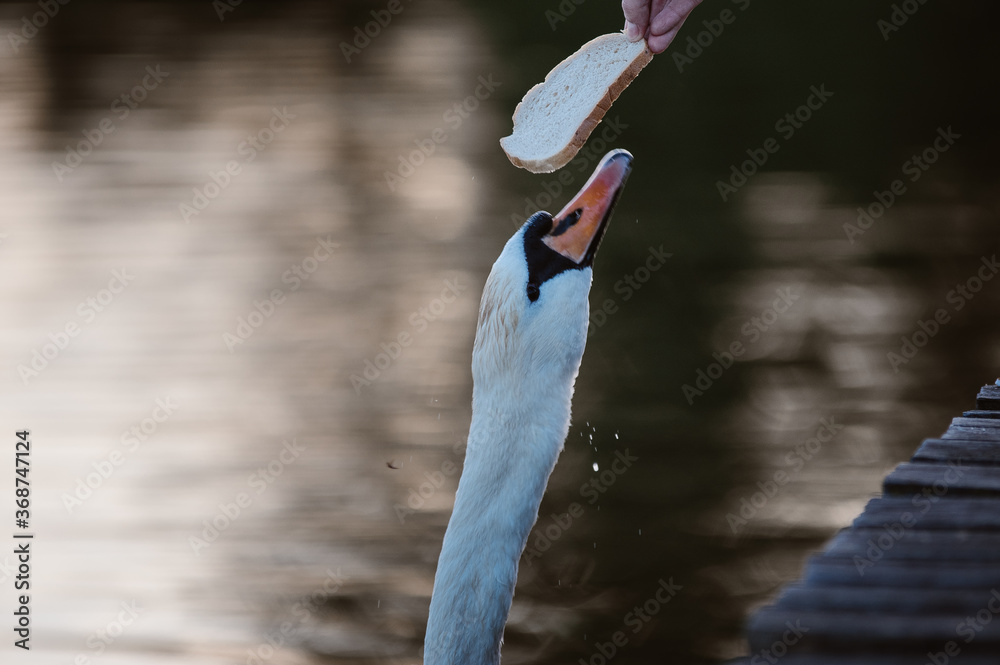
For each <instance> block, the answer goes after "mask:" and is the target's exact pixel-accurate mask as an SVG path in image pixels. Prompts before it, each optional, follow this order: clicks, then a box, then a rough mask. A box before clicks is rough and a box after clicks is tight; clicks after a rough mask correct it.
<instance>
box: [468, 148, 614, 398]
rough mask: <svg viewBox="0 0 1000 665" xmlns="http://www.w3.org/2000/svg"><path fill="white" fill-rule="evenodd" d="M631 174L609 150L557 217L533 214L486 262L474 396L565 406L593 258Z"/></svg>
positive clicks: (579, 349) (580, 346) (585, 316)
mask: <svg viewBox="0 0 1000 665" xmlns="http://www.w3.org/2000/svg"><path fill="white" fill-rule="evenodd" d="M631 168H632V155H631V154H629V153H628V152H627V151H625V150H613V151H611V152H609V153H608V154H607V155H605V156H604V158H603V159H602V160H601V162H600V164H598V166H597V168H596V169H595V170H594V173H593V175H591V177H590V179H589V180H588V181H587V183H586V184H585V185H584V186H583V189H581V190H580V192H579V193H578V194H577V195H576V196H574V197H573V198H572V199H571V200H570V201H569V203H567V204H566V206H565V207H563V209H562V210H561V211H559V213H558V214H556V215H554V216H553V215H551V214H549V213H548V212H544V211H542V212H537V213H535V214H534V215H532V216H531V217H530V218H528V220H527V221H526V222H525V223H524V225H523V226H522V227H521V228H520V229H519V230H518V231H517V232H516V233H515V234H514V236H513V237H512V238H511V239H510V240H509V241H508V242H507V244H506V246H505V247H504V249H503V252H502V253H501V254H500V257H499V258H498V259H497V260H496V263H494V264H493V269H492V270H491V271H490V275H489V278H488V279H487V280H486V286H485V287H484V288H483V298H482V302H481V303H480V307H479V322H478V327H477V330H476V342H475V347H474V350H473V357H472V370H473V379H474V384H475V386H476V388H475V389H474V395H473V400H474V408H475V402H476V401H477V400H476V393H479V394H482V392H481V391H483V390H487V391H489V393H490V394H491V396H496V395H504V396H505V399H506V400H507V401H508V402H509V401H511V400H513V401H515V402H516V401H517V400H519V399H520V400H526V401H528V402H531V403H527V404H525V407H527V408H536V407H538V406H539V405H541V404H548V403H551V402H552V400H549V399H547V397H549V395H548V394H547V393H548V392H549V391H557V392H562V393H564V394H565V399H564V400H555V402H556V403H560V402H562V401H566V402H567V406H568V398H569V397H570V396H571V394H572V386H573V382H574V380H575V378H576V374H577V372H578V370H579V367H580V361H581V359H582V357H583V351H584V346H585V344H586V340H587V327H588V321H589V315H590V312H589V304H588V296H589V294H590V284H591V280H592V277H593V269H592V265H593V262H594V256H595V255H596V253H597V249H598V247H599V246H600V243H601V239H602V238H603V237H604V232H605V230H606V228H607V225H608V222H609V220H610V218H611V213H612V211H613V209H614V205H615V203H616V202H617V200H618V196H619V194H620V193H621V191H622V188H623V187H624V185H625V180H626V178H627V177H628V175H629V172H630V171H631Z"/></svg>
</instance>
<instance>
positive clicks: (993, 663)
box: [723, 651, 997, 665]
mask: <svg viewBox="0 0 1000 665" xmlns="http://www.w3.org/2000/svg"><path fill="white" fill-rule="evenodd" d="M934 653H937V651H935V652H934ZM959 657H960V658H961V660H958V658H956V659H951V660H949V661H947V664H946V665H997V657H996V655H995V654H986V655H976V654H970V653H968V652H967V651H966V652H962V653H961V654H960V656H959ZM772 658H773V659H774V662H780V665H929V663H930V661H929V660H927V653H926V652H924V653H920V654H913V653H911V654H909V655H899V654H888V653H882V654H878V653H871V652H865V653H856V652H852V653H851V654H850V659H849V660H845V657H844V656H843V655H834V656H830V655H823V654H806V655H802V656H799V655H795V654H789V655H787V656H785V657H784V658H781V659H780V661H779V660H778V659H777V658H774V656H772ZM771 662H772V661H770V660H767V658H766V657H764V656H762V655H761V654H760V653H755V654H753V655H752V656H751V657H750V658H741V659H739V660H731V661H727V662H726V663H724V664H723V665H765V664H766V663H771ZM940 662H944V661H940Z"/></svg>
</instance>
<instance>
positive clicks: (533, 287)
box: [528, 282, 541, 302]
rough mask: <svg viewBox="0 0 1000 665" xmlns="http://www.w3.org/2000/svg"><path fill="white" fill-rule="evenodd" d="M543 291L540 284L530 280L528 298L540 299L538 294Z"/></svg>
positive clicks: (532, 300)
mask: <svg viewBox="0 0 1000 665" xmlns="http://www.w3.org/2000/svg"><path fill="white" fill-rule="evenodd" d="M540 293H541V292H540V291H539V290H538V285H537V284H535V283H534V282H528V300H530V301H531V302H535V301H536V300H538V296H539V294H540Z"/></svg>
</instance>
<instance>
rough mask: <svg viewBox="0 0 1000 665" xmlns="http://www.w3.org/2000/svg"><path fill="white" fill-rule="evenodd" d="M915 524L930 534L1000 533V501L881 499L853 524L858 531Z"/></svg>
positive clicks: (932, 497)
mask: <svg viewBox="0 0 1000 665" xmlns="http://www.w3.org/2000/svg"><path fill="white" fill-rule="evenodd" d="M896 523H899V524H913V525H914V526H916V527H918V528H921V529H927V530H940V529H946V530H955V529H965V530H977V531H1000V501H997V500H996V499H970V498H961V497H959V498H951V497H949V498H947V499H943V498H938V497H937V496H934V495H932V496H931V497H926V496H924V495H922V494H919V495H917V497H916V498H913V497H910V498H903V497H895V496H891V497H890V496H882V497H878V498H875V499H872V500H871V501H869V502H868V505H867V506H866V507H865V510H864V512H862V513H861V514H860V515H858V517H857V518H856V519H855V520H854V524H853V526H854V527H855V528H874V529H877V528H880V527H883V526H884V525H886V524H890V525H891V524H896Z"/></svg>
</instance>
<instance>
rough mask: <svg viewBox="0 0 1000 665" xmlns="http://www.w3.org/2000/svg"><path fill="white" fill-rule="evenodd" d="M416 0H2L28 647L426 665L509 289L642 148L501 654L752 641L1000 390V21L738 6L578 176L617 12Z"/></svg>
mask: <svg viewBox="0 0 1000 665" xmlns="http://www.w3.org/2000/svg"><path fill="white" fill-rule="evenodd" d="M903 4H906V3H903ZM911 4H912V5H914V6H917V3H911ZM220 6H222V7H229V8H230V9H231V10H232V11H224V12H223V13H222V20H220V17H219V15H218V13H217V12H218V11H219V9H218V8H219V7H220ZM908 6H909V5H908ZM394 7H395V5H394ZM399 7H401V11H399V13H397V14H387V13H386V12H387V10H386V4H385V3H378V2H376V3H363V2H339V3H335V4H334V3H318V2H291V3H280V4H279V3H273V4H264V5H261V4H259V3H258V4H252V3H249V2H245V3H242V4H239V5H236V6H229V5H228V4H223V3H215V4H214V5H213V3H211V2H207V1H205V2H190V3H166V2H162V3H84V2H83V1H82V0H74V2H72V3H70V4H67V5H60V8H59V10H58V13H57V14H56V16H54V17H53V18H51V19H46V20H45V25H43V26H42V27H41V28H39V29H38V30H37V34H34V35H33V36H31V37H30V38H23V37H24V34H25V33H23V32H22V31H24V30H26V28H25V23H24V20H25V18H24V17H28V18H27V20H28V21H29V23H30V22H32V21H35V20H36V19H35V18H33V17H34V16H35V15H36V14H37V13H38V12H39V11H41V10H39V8H38V5H31V4H6V3H5V4H0V36H4V39H3V41H4V43H3V44H2V45H0V90H2V94H0V200H2V201H3V206H2V209H3V213H2V215H0V273H2V277H3V279H2V283H3V284H4V287H3V289H2V290H0V307H2V312H3V313H4V317H3V318H4V325H3V327H2V328H0V330H2V335H3V344H2V349H3V359H4V364H3V366H4V367H5V373H4V375H3V378H2V379H0V422H2V423H4V426H5V427H7V428H8V430H7V432H8V435H9V434H10V433H11V432H13V430H14V428H15V427H17V428H20V427H29V428H31V429H32V435H33V437H34V440H35V448H34V452H33V465H34V466H33V468H32V473H33V476H32V482H33V483H34V485H33V487H34V489H33V492H34V493H33V499H32V501H33V511H34V512H33V519H34V520H35V523H34V525H33V528H34V530H35V531H36V532H37V536H36V538H37V540H36V542H35V547H36V551H35V554H34V561H33V566H34V569H33V570H34V575H35V580H34V586H33V596H32V611H33V627H34V634H33V644H34V649H33V650H32V653H31V655H30V656H27V655H25V654H23V653H21V652H20V651H19V650H15V649H14V648H13V647H12V646H11V645H10V644H9V643H8V642H5V643H4V645H3V647H2V649H3V652H4V654H6V655H4V656H3V660H4V662H18V663H20V662H28V658H29V657H30V658H31V662H33V663H45V664H48V663H52V664H56V663H60V664H62V663H74V662H76V663H81V664H84V663H88V662H89V663H101V664H102V665H114V664H116V663H130V664H137V663H142V664H145V663H150V664H153V663H161V662H177V661H180V660H183V662H186V663H205V664H216V663H254V662H261V663H264V662H266V663H282V664H285V663H287V664H296V665H297V664H300V663H303V664H304V663H326V662H330V663H334V662H336V663H341V662H342V663H372V662H379V663H396V662H398V663H415V662H419V658H420V648H421V644H422V637H423V630H424V625H425V621H426V615H427V605H428V601H429V596H430V591H431V585H432V581H433V573H434V566H435V562H436V558H437V554H438V551H439V549H440V543H441V538H442V536H443V533H444V528H445V525H446V523H447V519H448V515H449V511H450V508H451V504H452V501H453V498H454V489H455V487H456V485H457V480H458V472H459V470H460V468H461V461H462V456H463V447H464V437H465V434H466V432H467V427H468V422H469V417H470V396H471V387H472V386H471V376H470V372H469V363H470V355H471V347H472V339H473V334H474V329H475V317H476V310H477V307H478V301H479V294H480V291H481V288H482V284H483V282H484V280H485V277H486V275H487V273H488V271H489V267H490V265H491V264H492V261H493V260H494V258H495V257H496V255H497V254H498V253H499V251H500V249H501V247H502V245H503V243H504V242H505V240H506V238H507V237H509V235H510V233H512V232H513V230H514V228H515V221H517V220H523V219H524V217H525V216H526V215H527V214H530V213H531V212H533V211H534V210H535V209H537V208H544V207H548V208H549V209H550V210H556V209H558V208H559V207H561V206H562V204H563V202H564V201H565V200H566V199H567V197H568V196H569V195H570V193H571V192H572V191H575V190H576V189H577V188H578V187H579V186H580V185H582V183H583V181H584V180H585V179H586V177H587V175H588V174H589V172H590V170H591V169H592V167H593V165H594V164H595V163H596V159H597V158H599V157H600V155H601V154H603V152H604V151H605V150H606V149H608V148H611V147H621V148H627V149H629V150H630V151H632V152H633V154H634V155H635V158H636V163H635V168H634V172H633V174H632V176H631V179H630V181H629V184H628V187H627V189H626V191H625V193H624V195H623V197H622V199H621V201H620V203H619V206H618V209H617V212H616V215H615V219H614V221H613V223H612V226H611V228H610V230H609V233H608V235H607V237H606V239H605V241H604V244H603V246H602V249H601V255H600V257H599V259H598V261H597V266H596V274H595V279H594V288H593V292H592V296H591V302H592V309H594V310H595V314H594V317H593V319H592V320H593V322H594V326H593V328H592V331H591V337H590V341H589V343H588V350H587V353H586V356H585V359H584V363H583V368H582V370H581V374H580V377H579V380H578V383H577V394H576V398H575V402H574V422H573V425H572V428H571V431H570V436H569V439H568V441H567V444H566V450H565V452H564V453H563V455H562V458H561V459H560V462H559V464H558V466H557V468H556V471H555V473H554V475H553V477H552V479H551V482H550V485H549V490H548V492H547V494H546V496H545V499H544V500H543V503H542V510H541V516H540V520H539V523H538V525H537V526H536V529H535V532H534V533H533V535H532V537H531V539H530V541H529V546H530V548H531V549H530V550H529V552H528V554H527V555H526V557H525V559H523V560H522V565H521V574H520V579H519V583H518V587H517V594H516V596H515V600H514V606H513V611H512V614H511V621H510V623H509V625H508V628H507V633H506V645H505V647H504V662H505V663H574V662H579V659H582V660H583V662H591V663H598V662H603V661H602V659H603V658H604V657H605V656H602V655H601V652H602V650H603V651H604V652H605V655H607V654H608V653H609V651H608V649H609V648H610V647H609V646H607V643H609V642H610V640H611V639H612V635H613V634H614V633H615V632H616V631H622V632H623V633H624V634H625V635H627V638H628V642H627V644H625V646H622V647H617V648H616V651H617V653H616V655H615V656H614V658H616V659H618V660H619V662H628V663H663V662H671V663H673V662H676V663H711V662H718V661H719V660H722V659H726V658H731V657H734V656H738V655H740V654H744V653H745V649H746V647H745V644H744V642H743V641H742V639H741V637H740V631H741V626H742V622H743V620H744V618H745V616H746V615H747V613H748V612H749V611H751V610H752V609H754V608H755V607H757V606H759V605H761V604H763V603H765V602H767V600H768V599H769V598H770V597H772V595H773V594H774V593H775V591H776V590H777V589H778V587H779V586H780V585H781V584H783V583H785V582H787V581H789V580H792V579H794V578H796V577H797V575H798V573H799V570H800V568H801V565H802V563H803V561H804V559H805V558H806V557H807V556H808V555H809V554H810V553H811V552H814V551H816V550H817V549H818V548H819V547H821V545H822V544H823V542H824V541H825V540H826V539H827V538H829V537H830V536H831V535H832V534H833V533H834V532H835V531H836V529H838V528H841V527H843V526H846V525H847V524H848V523H849V522H850V521H851V519H852V518H853V517H854V516H855V515H856V514H857V513H858V512H859V511H860V510H861V508H862V507H863V506H864V504H865V502H866V501H867V500H868V499H869V498H870V497H871V496H873V495H874V494H875V493H877V492H878V491H879V487H880V482H881V479H882V477H883V476H884V475H885V474H886V472H887V471H888V470H889V469H891V468H892V467H893V466H894V465H896V464H897V463H899V462H900V461H902V460H904V459H906V458H907V457H908V456H909V455H910V454H911V452H912V451H913V449H914V448H915V447H916V445H917V444H918V443H919V442H920V440H921V439H922V438H923V437H927V436H934V435H936V434H938V433H939V432H941V431H942V430H943V429H944V428H945V426H946V424H947V422H948V419H949V418H950V417H951V416H953V415H957V414H958V412H959V411H961V410H962V409H964V408H970V407H971V406H972V402H973V398H974V394H975V391H976V389H977V388H978V386H979V385H981V384H982V383H984V382H988V381H989V382H992V381H993V380H994V379H995V378H996V376H997V375H998V367H1000V336H998V334H997V330H998V329H1000V315H998V311H1000V310H998V304H1000V279H993V277H994V275H995V268H994V267H991V266H994V265H995V264H994V263H993V261H994V260H995V259H994V258H993V257H995V256H996V254H997V252H998V250H1000V247H998V244H1000V234H998V225H997V221H998V207H1000V198H998V195H997V187H996V184H997V182H998V179H997V168H996V156H997V154H998V153H997V147H998V141H997V133H996V131H995V118H996V108H997V107H996V102H995V90H996V88H997V85H996V84H997V81H996V80H995V79H996V75H995V73H994V72H995V69H996V68H995V63H996V61H997V60H996V47H995V46H994V44H995V37H994V36H993V31H994V26H995V25H996V20H995V19H996V10H994V9H992V7H991V6H990V5H989V4H988V3H971V2H957V3H939V2H937V3H936V2H928V3H925V4H923V5H919V6H918V8H917V9H916V11H915V13H913V14H912V15H911V16H907V17H906V22H905V23H902V24H901V25H899V26H898V30H890V29H887V28H886V27H885V26H886V25H893V24H891V23H883V24H880V23H879V21H891V18H892V13H893V6H892V5H891V4H890V3H878V2H876V3H861V2H846V3H835V4H834V5H830V4H829V3H826V4H822V5H819V4H815V3H770V4H765V3H761V2H757V1H754V2H750V1H749V0H741V1H740V2H714V3H713V2H706V3H704V4H703V5H702V6H701V7H700V8H699V9H698V10H697V11H696V13H695V14H694V15H693V16H692V18H691V19H690V20H689V22H688V24H687V25H686V26H685V27H684V29H683V30H682V32H681V34H680V37H679V38H678V41H677V42H676V43H675V47H674V49H673V50H672V51H668V52H667V53H666V54H664V55H661V56H657V58H655V59H654V61H653V63H652V64H651V65H650V66H649V67H648V68H647V69H646V70H645V71H644V72H643V74H642V75H641V76H640V77H639V78H638V79H637V80H636V82H635V83H634V84H633V86H632V87H631V88H629V90H627V91H626V92H625V93H624V95H623V96H622V98H621V99H620V100H619V101H618V102H617V103H616V105H615V106H614V108H613V109H612V111H611V113H610V114H609V115H608V117H607V119H606V122H605V124H604V125H603V126H602V127H600V128H599V129H598V132H596V133H595V135H594V136H595V138H600V133H601V132H606V135H605V136H606V140H605V139H602V140H605V143H606V145H601V144H600V142H599V141H592V142H591V143H590V144H588V146H587V147H586V148H585V150H584V152H582V153H581V156H580V157H579V159H578V161H575V162H573V163H572V164H571V165H570V166H568V167H567V172H568V173H570V174H571V175H570V176H566V177H565V178H564V179H568V180H569V184H568V185H566V184H564V183H560V181H559V180H558V178H557V177H556V175H555V174H550V175H532V174H528V173H526V172H523V171H519V170H516V169H514V168H513V167H512V166H510V164H509V163H508V162H507V160H506V158H505V157H504V155H503V153H502V152H501V151H500V149H499V147H498V145H497V140H498V139H499V137H501V136H503V135H505V134H506V133H507V132H508V131H509V127H510V121H509V116H510V113H511V112H512V111H513V108H514V105H515V104H516V102H517V101H518V99H520V97H521V95H522V94H523V93H524V91H526V90H527V89H528V87H530V86H531V85H533V84H534V83H536V82H537V81H539V80H541V79H542V78H543V77H544V75H545V73H546V72H547V71H548V70H549V69H550V68H551V67H552V66H553V65H554V64H556V63H557V62H558V61H559V60H560V59H561V58H562V57H564V56H565V55H567V54H568V53H570V52H572V51H573V50H574V49H575V48H577V47H578V46H579V45H580V44H582V43H583V42H584V41H586V40H588V39H590V38H591V37H593V36H595V35H597V34H600V33H601V32H609V31H612V30H615V29H618V28H620V24H621V16H620V9H619V7H618V6H617V4H616V3H598V2H588V3H583V4H577V3H575V2H574V3H570V2H562V3H561V4H560V3H557V2H552V3H549V4H545V3H541V4H539V3H529V2H526V1H517V2H511V3H493V4H490V5H486V4H474V3H462V2H457V1H452V0H413V1H412V2H404V3H402V4H401V5H399ZM726 9H728V10H729V11H730V12H732V13H731V14H727V15H726V18H727V19H732V20H731V21H730V22H729V23H721V24H720V23H718V22H716V20H717V19H719V20H721V19H720V16H721V12H722V11H723V10H726ZM372 11H375V12H376V16H375V18H373V16H372V14H371V12H372ZM380 16H381V17H382V19H383V22H387V24H386V25H385V26H384V27H380V28H379V29H378V30H377V31H376V30H375V29H374V28H371V27H370V30H371V31H372V32H377V34H376V35H375V36H374V37H370V38H369V39H368V42H367V43H365V41H364V40H363V39H361V38H358V41H357V44H358V45H361V46H362V47H361V48H358V46H352V45H351V41H352V40H354V39H355V38H356V37H357V35H358V32H357V31H356V30H355V28H358V29H359V30H364V28H365V26H366V24H368V23H369V22H371V21H374V20H376V19H377V18H378V17H380ZM387 17H388V18H387ZM896 19H897V21H898V20H901V19H900V16H896ZM705 21H707V22H708V23H707V24H706V23H704V22H705ZM373 25H374V24H373ZM720 25H721V26H723V27H722V28H720ZM893 27H897V26H895V25H893ZM713 29H714V30H715V31H716V32H718V31H719V30H720V29H721V30H722V32H721V33H720V34H717V35H712V34H711V31H712V30H713ZM29 32H30V31H29ZM883 32H885V34H883ZM10 34H15V35H21V37H22V38H23V39H22V38H11V37H10ZM688 37H691V38H692V39H693V40H694V41H693V42H691V43H693V44H695V46H691V43H689V42H688V41H687V39H688ZM886 37H887V38H886ZM698 38H700V39H701V40H702V46H698V45H697V44H698V42H697V39H698ZM709 38H711V39H709ZM674 52H677V53H685V52H687V54H688V55H687V56H686V57H687V60H683V59H679V58H674V57H673V56H672V53H674ZM348 60H349V61H348ZM679 70H680V71H679ZM137 86H138V87H137ZM123 95H124V96H125V97H124V98H123ZM786 114H790V116H789V117H786ZM595 142H596V143H597V145H595ZM67 147H69V149H68V148H67ZM427 153H429V154H427ZM914 156H916V157H917V159H918V160H920V161H919V163H917V162H916V161H914V160H913V158H914ZM748 160H756V162H757V163H755V162H754V161H748ZM740 169H742V170H743V173H741V174H738V175H734V170H735V171H736V172H739V170H740ZM746 174H749V175H746ZM897 180H898V181H899V182H898V183H897V184H896V185H895V191H894V189H893V187H894V185H893V183H894V181H897ZM720 181H721V182H722V183H726V184H724V185H720ZM890 197H891V198H892V201H891V203H890ZM880 200H881V202H880ZM885 206H887V208H888V209H887V210H883V208H884V207H885ZM859 207H861V208H862V209H866V210H867V214H868V215H870V216H871V217H870V218H865V217H862V218H861V219H860V221H859V212H858V208H859ZM869 219H870V221H869ZM845 225H847V226H845ZM666 254H669V257H667V258H664V255H666ZM987 277H988V278H989V279H987ZM980 280H983V281H980ZM597 310H600V312H601V313H597ZM939 310H940V311H939ZM936 315H937V316H938V320H937V321H935V316H936ZM903 338H905V339H906V340H908V341H907V342H904V341H903ZM908 344H914V346H913V347H912V348H910V347H909V346H907V345H908ZM36 352H37V353H38V356H37V357H36V355H35V354H36ZM730 353H733V354H735V356H736V357H734V358H731V357H730V355H729V354H730ZM893 353H895V354H898V355H897V356H892V355H890V354H893ZM380 354H383V355H380ZM46 356H47V357H46ZM909 356H912V357H909ZM33 362H34V363H35V365H34V366H33V365H32V363H33ZM366 370H367V374H366ZM685 386H688V387H687V388H685ZM616 460H619V461H618V462H617V464H616ZM622 460H627V463H626V462H624V461H622ZM0 476H2V477H3V478H5V479H9V478H11V477H12V474H11V473H4V474H0ZM3 482H4V483H7V485H4V486H5V487H10V488H12V486H13V482H12V480H4V481H3ZM213 522H214V524H215V526H212V524H213ZM0 562H2V563H4V564H5V566H10V565H11V564H12V563H13V558H12V555H9V554H8V555H6V560H4V559H2V558H0ZM7 570H8V569H7V568H4V572H2V573H0V576H3V577H4V587H3V588H4V589H6V590H7V591H8V592H5V593H4V594H2V598H3V600H2V601H0V602H2V603H3V605H2V606H3V607H4V608H5V612H11V611H13V595H14V594H13V590H12V588H11V586H10V585H11V583H12V580H11V576H10V574H9V573H7V572H6V571H7ZM660 589H662V590H663V591H661V592H660V594H659V598H660V600H656V599H657V592H658V590H660ZM666 589H670V591H669V592H667V591H666ZM670 594H672V595H670ZM664 598H669V602H666V603H663V602H661V601H662V599H664ZM123 603H124V605H123ZM129 609H131V612H129ZM8 616H10V615H9V614H8ZM598 645H600V646H598ZM79 658H83V659H84V660H79ZM75 659H77V660H75Z"/></svg>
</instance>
